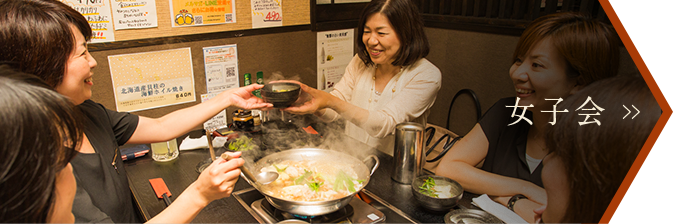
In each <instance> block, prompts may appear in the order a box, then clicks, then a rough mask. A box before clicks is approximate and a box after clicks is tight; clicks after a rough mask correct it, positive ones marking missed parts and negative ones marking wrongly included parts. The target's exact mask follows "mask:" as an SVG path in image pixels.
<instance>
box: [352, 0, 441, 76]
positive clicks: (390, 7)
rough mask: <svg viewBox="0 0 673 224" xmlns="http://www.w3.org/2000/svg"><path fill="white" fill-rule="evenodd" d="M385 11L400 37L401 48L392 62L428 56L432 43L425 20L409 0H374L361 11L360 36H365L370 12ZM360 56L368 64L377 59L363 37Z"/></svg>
mask: <svg viewBox="0 0 673 224" xmlns="http://www.w3.org/2000/svg"><path fill="white" fill-rule="evenodd" d="M375 13H381V14H382V15H383V16H385V17H386V18H388V21H390V26H391V27H392V29H393V30H394V31H395V33H397V37H398V38H399V39H400V49H399V51H398V52H397V55H396V56H395V60H393V62H392V64H393V65H397V66H409V65H411V64H413V63H415V62H416V61H418V60H420V59H423V58H425V57H426V56H428V54H429V53H430V43H429V42H428V37H427V36H425V31H424V30H423V20H422V18H421V16H420V15H419V13H418V10H417V9H416V5H414V4H413V3H412V2H409V1H391V0H389V1H372V2H371V3H370V4H369V5H367V7H366V8H365V9H364V11H363V12H362V14H361V15H360V21H359V23H358V36H357V39H358V40H362V37H363V35H364V33H365V26H366V23H367V18H369V16H371V15H373V14H375ZM357 45H358V46H357V49H358V51H357V54H358V57H360V59H361V60H362V61H363V62H364V63H365V64H366V65H368V66H374V65H375V64H374V62H373V61H372V59H371V56H370V55H369V52H368V51H367V46H366V44H365V42H363V41H357Z"/></svg>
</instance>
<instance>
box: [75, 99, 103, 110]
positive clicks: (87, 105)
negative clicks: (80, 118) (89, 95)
mask: <svg viewBox="0 0 673 224" xmlns="http://www.w3.org/2000/svg"><path fill="white" fill-rule="evenodd" d="M77 106H78V107H79V108H80V109H81V110H83V111H86V112H91V111H105V110H106V108H105V107H104V106H103V105H102V104H100V103H96V102H94V101H93V100H85V101H84V102H83V103H81V104H79V105H77Z"/></svg>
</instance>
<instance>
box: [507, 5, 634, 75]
mask: <svg viewBox="0 0 673 224" xmlns="http://www.w3.org/2000/svg"><path fill="white" fill-rule="evenodd" d="M545 38H550V40H551V42H552V43H553V45H554V46H555V47H556V49H557V50H558V52H559V53H560V54H561V56H562V57H563V58H564V59H565V61H566V63H567V66H568V69H567V71H568V72H567V75H568V77H569V78H577V83H578V84H579V85H588V84H591V83H592V82H594V81H596V80H599V79H604V78H608V77H613V76H616V75H617V70H618V68H619V44H620V43H621V41H620V40H619V36H618V35H617V33H616V32H615V31H614V29H613V28H612V27H611V26H609V25H607V24H605V23H602V22H600V21H598V20H595V19H592V18H590V17H588V16H585V15H583V14H579V13H575V12H564V13H556V14H550V15H546V16H542V17H540V18H538V19H536V20H535V21H533V22H532V23H531V24H530V25H529V26H528V27H527V28H526V30H525V31H524V32H523V34H522V35H521V38H519V42H518V44H517V46H516V50H515V51H514V56H513V59H512V61H513V62H514V61H516V58H522V57H523V56H524V55H526V54H528V52H529V51H530V50H531V49H532V48H533V47H534V46H535V45H536V44H537V43H539V42H540V41H542V40H543V39H545Z"/></svg>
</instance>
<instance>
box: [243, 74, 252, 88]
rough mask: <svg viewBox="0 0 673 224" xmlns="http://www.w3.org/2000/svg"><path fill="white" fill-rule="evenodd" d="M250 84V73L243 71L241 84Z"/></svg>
mask: <svg viewBox="0 0 673 224" xmlns="http://www.w3.org/2000/svg"><path fill="white" fill-rule="evenodd" d="M250 84H252V81H250V73H245V74H244V75H243V86H247V85H250Z"/></svg>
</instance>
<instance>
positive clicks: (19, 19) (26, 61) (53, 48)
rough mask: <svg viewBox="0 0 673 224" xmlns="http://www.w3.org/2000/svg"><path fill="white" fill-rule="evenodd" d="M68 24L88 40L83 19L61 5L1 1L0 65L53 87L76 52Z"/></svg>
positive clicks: (45, 0) (36, 0)
mask: <svg viewBox="0 0 673 224" xmlns="http://www.w3.org/2000/svg"><path fill="white" fill-rule="evenodd" d="M71 24H72V25H74V26H75V27H77V28H78V29H79V31H81V32H82V35H83V36H84V38H85V39H86V40H87V41H88V40H89V39H91V36H92V33H91V27H90V26H89V24H88V22H87V21H86V19H85V18H84V16H82V14H80V13H79V12H77V11H75V10H74V9H72V8H71V7H69V6H67V5H65V4H63V3H62V2H60V1H57V0H0V61H4V62H11V64H10V65H11V66H12V67H13V68H15V69H17V70H19V71H21V72H25V73H29V74H34V75H37V76H38V77H40V78H42V79H43V80H44V81H45V82H46V83H47V84H49V85H50V86H52V87H56V86H57V85H59V84H60V83H61V82H62V81H63V76H64V74H65V72H66V63H67V61H68V58H69V57H70V54H71V53H72V52H73V51H74V49H75V44H76V43H75V39H74V38H75V36H74V34H73V33H72V30H71V29H70V25H71Z"/></svg>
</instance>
